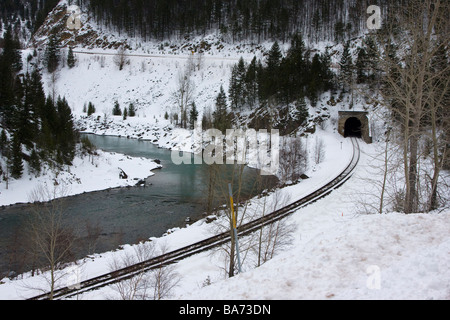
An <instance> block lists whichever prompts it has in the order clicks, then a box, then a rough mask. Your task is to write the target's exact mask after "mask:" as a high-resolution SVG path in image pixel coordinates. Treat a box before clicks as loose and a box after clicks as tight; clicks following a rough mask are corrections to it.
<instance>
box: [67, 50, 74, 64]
mask: <svg viewBox="0 0 450 320" xmlns="http://www.w3.org/2000/svg"><path fill="white" fill-rule="evenodd" d="M67 66H68V67H69V68H70V69H72V68H73V67H75V56H74V54H73V49H72V47H69V53H68V54H67Z"/></svg>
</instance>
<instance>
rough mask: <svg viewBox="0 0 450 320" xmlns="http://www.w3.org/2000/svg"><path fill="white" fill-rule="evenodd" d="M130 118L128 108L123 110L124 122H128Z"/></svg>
mask: <svg viewBox="0 0 450 320" xmlns="http://www.w3.org/2000/svg"><path fill="white" fill-rule="evenodd" d="M127 117H128V109H127V108H123V120H126V119H127Z"/></svg>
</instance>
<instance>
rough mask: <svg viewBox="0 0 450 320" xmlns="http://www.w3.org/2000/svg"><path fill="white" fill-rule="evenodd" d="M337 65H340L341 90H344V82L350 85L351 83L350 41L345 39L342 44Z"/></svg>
mask: <svg viewBox="0 0 450 320" xmlns="http://www.w3.org/2000/svg"><path fill="white" fill-rule="evenodd" d="M339 65H340V67H341V81H342V83H343V90H344V91H345V88H346V84H347V85H350V86H351V85H352V83H353V61H352V56H351V54H350V41H347V42H346V43H345V45H344V51H343V52H342V56H341V60H340V62H339Z"/></svg>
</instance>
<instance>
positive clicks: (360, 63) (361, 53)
mask: <svg viewBox="0 0 450 320" xmlns="http://www.w3.org/2000/svg"><path fill="white" fill-rule="evenodd" d="M367 65H368V64H367V53H366V50H365V49H364V48H358V56H357V58H356V62H355V68H356V82H357V83H363V82H365V81H366V79H367V71H366V70H367V69H366V68H367Z"/></svg>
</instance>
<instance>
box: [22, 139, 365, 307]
mask: <svg viewBox="0 0 450 320" xmlns="http://www.w3.org/2000/svg"><path fill="white" fill-rule="evenodd" d="M351 142H352V146H353V155H352V158H351V160H350V162H349V163H348V165H347V166H346V167H345V169H344V170H343V171H341V172H340V173H339V175H338V176H336V177H335V178H334V179H332V180H331V181H329V182H328V183H326V184H325V185H323V186H322V187H320V188H318V189H316V190H315V191H313V192H311V193H309V194H308V195H306V196H305V197H303V198H301V199H299V200H297V201H295V202H292V203H291V204H289V205H287V206H285V207H283V208H281V209H278V210H275V211H273V212H271V213H269V214H267V215H265V216H263V217H261V218H258V219H255V220H253V221H250V222H248V223H245V224H243V225H241V226H239V227H238V235H239V236H244V235H247V234H250V233H252V232H255V231H257V230H260V229H261V228H262V227H264V226H266V225H269V224H272V223H274V222H276V221H279V220H281V219H284V218H286V217H287V216H289V215H291V214H292V213H294V212H295V211H297V210H298V209H300V208H302V207H305V206H307V205H308V204H310V203H313V202H315V201H317V200H319V199H321V198H323V197H325V196H327V195H328V194H329V193H331V192H332V191H333V190H335V189H336V188H338V187H340V186H342V185H343V184H344V183H345V182H346V181H347V180H348V179H349V178H350V177H351V176H352V174H353V173H354V171H355V169H356V166H357V164H358V162H359V159H360V147H359V144H358V140H357V139H356V138H351ZM228 241H230V233H229V231H226V232H223V233H220V234H218V235H215V236H212V237H210V238H207V239H205V240H201V241H199V242H196V243H193V244H190V245H188V246H185V247H182V248H179V249H176V250H174V251H171V252H168V253H166V254H163V255H160V256H158V257H154V258H151V259H149V260H146V261H142V262H139V263H137V264H134V265H132V266H127V267H124V268H122V269H119V270H115V271H113V272H109V273H106V274H103V275H100V276H97V277H94V278H91V279H87V280H84V281H82V282H80V283H79V284H76V285H73V286H67V287H62V288H59V289H56V290H54V291H53V295H52V296H51V293H44V294H41V295H38V296H34V297H32V298H30V299H29V300H48V299H64V298H70V297H73V296H76V295H79V294H82V293H85V292H88V291H92V290H96V289H100V288H102V287H105V286H108V285H111V284H113V283H116V282H120V281H123V280H126V279H130V278H132V277H134V276H136V275H138V274H141V273H142V272H147V271H149V270H152V269H157V268H161V267H163V266H166V265H170V264H173V263H176V262H178V261H180V260H183V259H186V258H188V257H190V256H193V255H195V254H198V253H201V252H204V251H208V250H210V249H212V248H215V247H217V246H219V245H222V244H225V243H227V242H228Z"/></svg>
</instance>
